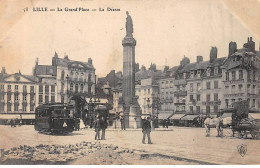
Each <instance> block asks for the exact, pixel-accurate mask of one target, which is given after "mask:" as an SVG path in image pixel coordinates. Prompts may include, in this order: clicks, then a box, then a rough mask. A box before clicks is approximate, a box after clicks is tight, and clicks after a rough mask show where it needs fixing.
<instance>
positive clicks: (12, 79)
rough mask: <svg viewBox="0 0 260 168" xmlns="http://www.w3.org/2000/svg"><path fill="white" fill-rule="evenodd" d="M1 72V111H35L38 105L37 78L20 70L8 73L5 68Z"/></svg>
mask: <svg viewBox="0 0 260 168" xmlns="http://www.w3.org/2000/svg"><path fill="white" fill-rule="evenodd" d="M1 74H2V75H1V76H2V77H1V79H0V112H1V113H28V112H34V108H35V106H36V102H35V100H36V96H35V95H36V85H37V82H36V78H35V77H34V76H30V75H24V74H22V73H21V72H20V71H19V73H15V74H7V73H6V72H5V68H3V70H2V72H1Z"/></svg>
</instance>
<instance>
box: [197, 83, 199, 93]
mask: <svg viewBox="0 0 260 168" xmlns="http://www.w3.org/2000/svg"><path fill="white" fill-rule="evenodd" d="M197 91H200V83H197Z"/></svg>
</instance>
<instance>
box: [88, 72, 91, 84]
mask: <svg viewBox="0 0 260 168" xmlns="http://www.w3.org/2000/svg"><path fill="white" fill-rule="evenodd" d="M88 82H91V74H88Z"/></svg>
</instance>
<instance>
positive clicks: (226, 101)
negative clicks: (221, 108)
mask: <svg viewBox="0 0 260 168" xmlns="http://www.w3.org/2000/svg"><path fill="white" fill-rule="evenodd" d="M225 104H226V108H228V99H225Z"/></svg>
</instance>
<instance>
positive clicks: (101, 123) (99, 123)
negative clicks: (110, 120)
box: [93, 116, 108, 140]
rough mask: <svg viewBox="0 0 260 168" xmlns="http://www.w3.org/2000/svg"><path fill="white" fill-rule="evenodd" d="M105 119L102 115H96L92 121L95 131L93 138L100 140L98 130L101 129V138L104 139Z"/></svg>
mask: <svg viewBox="0 0 260 168" xmlns="http://www.w3.org/2000/svg"><path fill="white" fill-rule="evenodd" d="M107 125H108V124H107V120H106V119H105V118H104V117H103V116H101V117H100V116H97V117H96V121H95V122H94V125H93V127H94V129H95V132H96V135H95V140H100V131H101V140H105V139H106V138H105V135H106V132H105V131H106V129H107Z"/></svg>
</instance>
